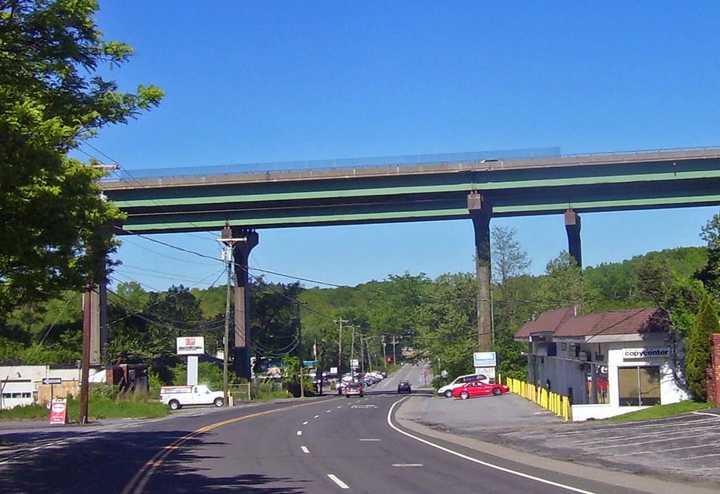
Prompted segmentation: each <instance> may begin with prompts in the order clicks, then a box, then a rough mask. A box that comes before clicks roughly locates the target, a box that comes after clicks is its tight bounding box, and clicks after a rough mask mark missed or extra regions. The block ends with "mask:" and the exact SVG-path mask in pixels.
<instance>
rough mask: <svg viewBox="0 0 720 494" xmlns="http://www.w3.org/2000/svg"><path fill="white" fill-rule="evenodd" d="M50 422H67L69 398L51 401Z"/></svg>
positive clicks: (62, 423)
mask: <svg viewBox="0 0 720 494" xmlns="http://www.w3.org/2000/svg"><path fill="white" fill-rule="evenodd" d="M50 423H51V424H61V425H64V424H67V423H68V416H67V400H66V399H65V398H57V399H55V400H52V401H51V402H50Z"/></svg>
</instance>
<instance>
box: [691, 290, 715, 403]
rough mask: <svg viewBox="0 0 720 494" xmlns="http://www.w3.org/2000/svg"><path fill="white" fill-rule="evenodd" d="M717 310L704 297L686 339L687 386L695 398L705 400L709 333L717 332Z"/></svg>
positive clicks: (709, 347) (708, 360)
mask: <svg viewBox="0 0 720 494" xmlns="http://www.w3.org/2000/svg"><path fill="white" fill-rule="evenodd" d="M719 330H720V329H719V328H718V318H717V311H716V309H715V304H714V303H713V301H712V300H711V299H710V297H705V298H704V299H703V301H702V303H701V304H700V311H699V312H698V314H697V318H696V321H695V325H694V326H693V328H692V330H691V331H690V335H689V336H688V339H687V352H686V355H685V374H686V376H687V382H688V387H689V388H690V391H691V392H692V393H693V395H694V397H695V399H696V400H703V401H704V400H707V388H706V380H707V370H708V367H709V366H710V358H711V340H710V338H711V335H712V334H713V333H717V332H718V331H719Z"/></svg>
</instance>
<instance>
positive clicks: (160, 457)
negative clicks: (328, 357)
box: [121, 398, 338, 494]
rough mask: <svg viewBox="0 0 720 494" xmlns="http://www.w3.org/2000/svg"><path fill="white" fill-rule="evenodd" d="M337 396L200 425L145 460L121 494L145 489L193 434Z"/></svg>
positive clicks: (316, 403) (131, 493) (135, 493)
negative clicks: (154, 474) (170, 456)
mask: <svg viewBox="0 0 720 494" xmlns="http://www.w3.org/2000/svg"><path fill="white" fill-rule="evenodd" d="M337 399H338V398H331V399H329V400H322V401H320V402H308V403H300V404H297V405H291V406H288V407H282V408H275V409H272V410H265V411H264V412H256V413H251V414H249V415H243V416H241V417H235V418H232V419H228V420H223V421H221V422H215V423H214V424H209V425H206V426H204V427H200V428H199V429H196V430H194V431H192V432H190V433H189V434H186V435H185V436H183V437H181V438H179V439H176V440H175V441H173V442H172V443H170V444H168V445H167V446H164V447H163V448H162V449H161V450H160V451H158V452H157V453H155V455H154V456H153V457H152V458H150V459H149V460H148V461H146V462H145V464H144V465H143V466H142V467H140V470H138V471H137V473H136V474H135V475H133V478H132V479H130V482H128V483H127V485H126V486H125V487H124V488H123V490H122V491H121V494H140V493H141V492H142V491H143V489H145V485H146V484H147V482H148V480H150V477H152V474H153V473H155V470H156V469H157V468H158V467H159V466H161V465H162V464H163V462H164V461H165V459H166V458H167V457H168V456H169V455H170V453H172V452H173V451H174V450H176V449H178V448H179V447H180V446H181V445H182V444H183V443H184V442H186V441H188V440H190V439H192V438H193V437H195V436H198V435H200V434H204V433H206V432H211V431H214V430H215V429H219V428H220V427H224V426H226V425H230V424H234V423H236V422H242V421H243V420H248V419H252V418H256V417H261V416H263V415H270V414H273V413H277V412H283V411H285V410H292V409H294V408H300V407H305V406H308V405H318V404H320V403H327V402H328V401H333V400H337Z"/></svg>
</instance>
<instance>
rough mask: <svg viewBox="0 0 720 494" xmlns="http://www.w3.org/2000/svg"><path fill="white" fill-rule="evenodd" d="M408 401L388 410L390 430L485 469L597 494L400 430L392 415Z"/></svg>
mask: <svg viewBox="0 0 720 494" xmlns="http://www.w3.org/2000/svg"><path fill="white" fill-rule="evenodd" d="M406 399H407V398H402V399H400V400H398V401H396V402H395V403H393V404H392V406H391V407H390V410H388V414H387V423H388V425H389V426H390V428H391V429H393V430H394V431H396V432H399V433H400V434H402V435H404V436H407V437H410V438H412V439H415V440H416V441H419V442H421V443H423V444H427V445H428V446H432V447H433V448H437V449H439V450H441V451H444V452H446V453H449V454H451V455H454V456H457V457H458V458H462V459H464V460H468V461H471V462H473V463H477V464H478V465H482V466H484V467H488V468H492V469H494V470H499V471H501V472H505V473H509V474H510V475H516V476H518V477H522V478H525V479H528V480H534V481H535V482H540V483H541V484H547V485H552V486H554V487H559V488H560V489H565V490H568V491H572V492H578V493H580V494H595V493H593V492H591V491H586V490H583V489H578V488H577V487H572V486H569V485H566V484H561V483H559V482H553V481H552V480H547V479H543V478H540V477H535V476H534V475H529V474H527V473H522V472H518V471H517V470H512V469H510V468H505V467H501V466H499V465H494V464H492V463H488V462H486V461H482V460H478V459H477V458H473V457H472V456H467V455H464V454H462V453H458V452H457V451H453V450H452V449H449V448H446V447H444V446H440V445H439V444H435V443H433V442H431V441H428V440H426V439H423V438H421V437H418V436H415V435H413V434H410V433H409V432H405V431H404V430H402V429H400V428H399V427H397V426H396V425H395V424H393V421H392V414H393V412H394V411H395V407H396V406H397V405H398V404H399V403H401V402H402V401H404V400H406Z"/></svg>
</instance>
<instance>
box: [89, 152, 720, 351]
mask: <svg viewBox="0 0 720 494" xmlns="http://www.w3.org/2000/svg"><path fill="white" fill-rule="evenodd" d="M189 170H190V173H191V174H189V175H188V174H180V173H173V175H170V174H169V173H168V176H154V177H139V178H135V177H133V176H131V175H128V176H126V177H124V178H121V179H117V180H106V181H104V182H103V183H102V188H103V191H104V193H105V194H106V195H107V197H108V198H109V199H110V200H112V201H113V202H115V204H116V205H118V206H119V207H120V208H121V209H122V210H123V211H124V212H125V213H126V214H127V221H126V222H125V224H124V225H122V227H118V230H117V231H116V233H118V234H137V233H163V232H188V231H197V230H220V229H222V228H223V226H224V225H225V224H226V223H228V224H229V225H230V226H231V227H232V229H233V236H236V237H240V238H245V239H246V240H247V241H246V242H244V243H239V244H237V245H236V246H235V248H234V249H235V255H236V258H235V260H236V264H237V267H236V275H237V279H238V292H242V295H240V293H237V294H236V326H235V327H236V341H237V342H240V346H241V347H242V346H243V345H245V341H249V340H248V338H249V335H247V334H246V332H245V327H246V321H245V319H246V317H245V310H244V309H245V295H244V293H245V290H244V287H245V285H246V284H247V278H248V276H247V258H248V256H249V253H250V250H251V249H252V247H253V246H254V245H256V244H257V241H258V236H257V230H261V229H263V228H282V227H300V226H322V225H346V224H362V223H387V222H400V221H431V220H450V219H468V220H472V224H473V226H474V229H475V244H476V245H475V246H476V254H477V256H476V257H477V266H476V270H477V277H478V302H477V305H478V326H479V327H478V338H479V346H480V348H488V347H489V345H490V302H489V300H490V296H489V290H490V230H489V225H490V220H491V218H493V217H507V216H526V215H539V214H564V215H565V226H566V233H567V236H568V250H569V252H570V253H571V255H572V256H573V257H575V259H576V260H577V261H578V263H579V264H582V250H581V242H580V215H579V214H580V213H583V212H595V211H627V210H639V209H652V208H675V207H689V206H705V205H713V204H720V148H701V149H699V148H698V149H668V150H653V151H638V152H621V153H600V154H587V155H563V156H560V155H558V156H541V157H536V158H511V159H503V158H501V157H497V158H492V157H489V158H486V159H469V158H467V157H462V158H457V159H452V158H451V159H442V160H438V159H429V160H423V159H422V158H421V157H418V159H417V162H415V163H403V164H393V163H392V162H388V163H383V164H367V165H365V166H363V164H362V163H358V164H354V165H348V166H340V167H330V168H311V169H287V170H264V171H263V170H259V171H257V170H256V171H246V172H243V171H242V170H231V171H223V170H222V169H221V168H218V169H217V171H212V170H211V171H210V172H209V173H201V172H197V173H192V169H189ZM238 308H239V309H238ZM238 310H240V312H237V311H238ZM241 319H242V320H241ZM244 358H245V357H243V359H244Z"/></svg>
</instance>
